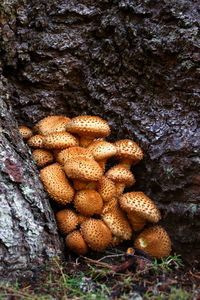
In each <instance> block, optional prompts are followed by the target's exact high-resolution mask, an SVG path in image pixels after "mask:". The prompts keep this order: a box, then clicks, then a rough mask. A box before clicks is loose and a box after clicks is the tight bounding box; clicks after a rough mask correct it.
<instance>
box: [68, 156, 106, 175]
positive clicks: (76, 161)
mask: <svg viewBox="0 0 200 300" xmlns="http://www.w3.org/2000/svg"><path fill="white" fill-rule="evenodd" d="M64 170H65V172H66V174H67V176H68V177H69V178H72V179H80V180H83V181H97V180H99V179H100V178H101V176H102V175H103V170H102V169H101V167H100V166H99V164H98V163H97V162H96V161H95V160H94V159H90V158H87V157H75V158H72V159H68V160H67V161H66V162H65V165H64Z"/></svg>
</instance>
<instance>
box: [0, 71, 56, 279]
mask: <svg viewBox="0 0 200 300" xmlns="http://www.w3.org/2000/svg"><path fill="white" fill-rule="evenodd" d="M0 162H1V163H0V278H4V279H5V278H9V277H10V278H17V277H20V276H28V277H31V275H32V273H33V271H34V269H36V268H38V267H39V266H42V265H44V263H45V262H48V261H50V260H52V258H53V256H60V255H61V242H60V240H59V236H58V233H57V230H56V223H55V219H54V214H53V212H52V209H51V207H50V205H49V201H48V198H47V195H46V194H45V192H44V189H43V185H42V184H41V182H40V181H39V178H38V171H37V168H36V165H35V163H34V162H33V159H32V156H31V152H30V150H29V149H28V147H27V146H26V145H25V144H24V142H23V140H22V138H21V136H20V134H19V131H18V125H17V123H16V121H15V120H14V119H13V112H12V108H11V107H10V105H9V88H8V85H7V80H6V79H5V78H3V77H2V76H1V83H0Z"/></svg>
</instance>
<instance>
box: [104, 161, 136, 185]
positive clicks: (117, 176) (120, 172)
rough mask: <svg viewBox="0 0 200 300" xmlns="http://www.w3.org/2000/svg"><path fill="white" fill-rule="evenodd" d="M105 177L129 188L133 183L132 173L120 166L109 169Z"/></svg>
mask: <svg viewBox="0 0 200 300" xmlns="http://www.w3.org/2000/svg"><path fill="white" fill-rule="evenodd" d="M105 176H106V177H108V178H109V179H111V180H112V181H114V182H117V183H124V184H125V185H126V186H131V185H133V184H134V183H135V177H134V175H133V173H132V172H131V171H130V170H128V169H127V168H125V167H124V166H123V165H120V164H119V165H116V166H114V167H112V168H110V169H109V170H108V171H107V172H106V174H105Z"/></svg>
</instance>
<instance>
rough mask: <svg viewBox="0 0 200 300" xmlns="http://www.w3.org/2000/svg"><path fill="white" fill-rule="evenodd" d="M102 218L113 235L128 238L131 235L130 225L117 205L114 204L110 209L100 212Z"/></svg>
mask: <svg viewBox="0 0 200 300" xmlns="http://www.w3.org/2000/svg"><path fill="white" fill-rule="evenodd" d="M101 218H102V220H103V221H104V222H105V223H106V225H107V226H108V228H110V231H111V232H112V234H113V235H115V236H117V237H119V238H121V239H123V240H130V239H131V236H132V229H131V226H130V224H129V222H128V220H127V218H126V216H125V214H124V212H123V211H122V210H121V209H120V207H119V205H116V206H115V207H114V208H113V209H112V210H110V211H106V212H105V211H104V210H103V212H102V214H101Z"/></svg>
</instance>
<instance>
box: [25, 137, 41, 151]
mask: <svg viewBox="0 0 200 300" xmlns="http://www.w3.org/2000/svg"><path fill="white" fill-rule="evenodd" d="M27 144H28V145H29V147H31V148H43V145H44V136H43V135H40V134H36V135H33V136H31V137H30V138H29V139H28V141H27Z"/></svg>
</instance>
